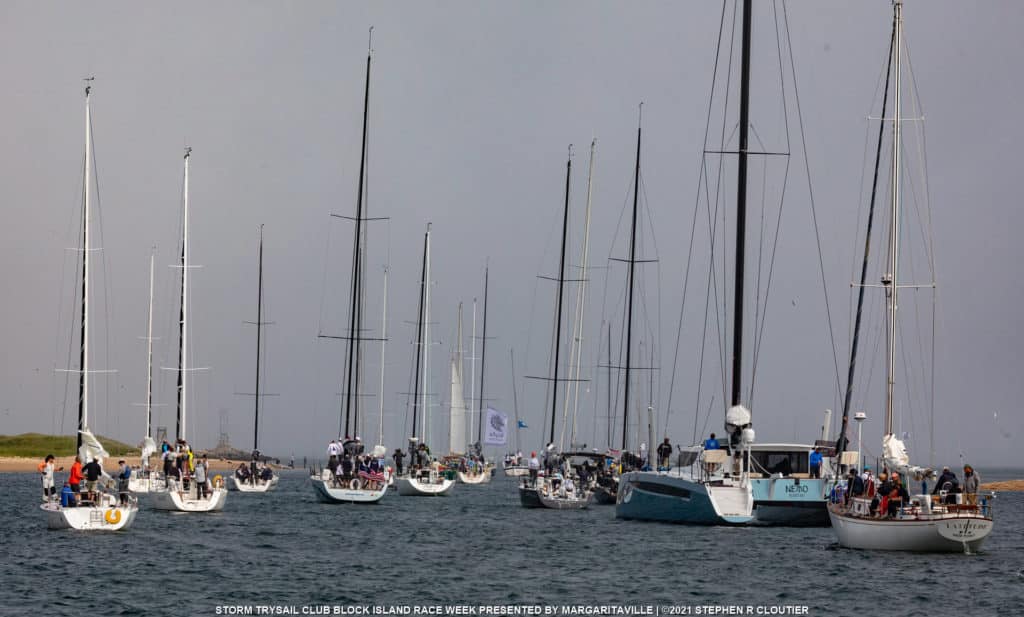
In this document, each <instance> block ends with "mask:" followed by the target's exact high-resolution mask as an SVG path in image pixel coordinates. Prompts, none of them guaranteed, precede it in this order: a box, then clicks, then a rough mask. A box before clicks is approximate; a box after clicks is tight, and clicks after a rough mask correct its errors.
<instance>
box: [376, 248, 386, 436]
mask: <svg viewBox="0 0 1024 617" xmlns="http://www.w3.org/2000/svg"><path fill="white" fill-rule="evenodd" d="M383 313H384V316H383V318H382V319H381V323H382V324H383V325H382V326H381V334H380V396H379V399H380V420H379V421H378V424H377V443H378V444H380V445H383V444H384V347H385V345H386V344H387V341H388V268H387V266H384V308H383Z"/></svg>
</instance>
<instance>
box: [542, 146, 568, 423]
mask: <svg viewBox="0 0 1024 617" xmlns="http://www.w3.org/2000/svg"><path fill="white" fill-rule="evenodd" d="M571 176H572V144H569V158H568V160H567V161H566V164H565V213H564V214H563V216H562V255H561V258H560V259H559V262H558V302H557V304H556V306H555V375H554V379H553V380H552V381H551V433H550V435H549V438H548V443H554V442H555V415H556V411H557V409H558V356H559V352H560V351H561V346H562V294H563V292H564V290H565V244H566V240H567V236H568V234H569V179H570V178H571Z"/></svg>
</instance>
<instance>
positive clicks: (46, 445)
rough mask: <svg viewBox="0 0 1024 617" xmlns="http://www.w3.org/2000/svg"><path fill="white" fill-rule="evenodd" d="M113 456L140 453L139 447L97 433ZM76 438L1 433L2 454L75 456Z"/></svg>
mask: <svg viewBox="0 0 1024 617" xmlns="http://www.w3.org/2000/svg"><path fill="white" fill-rule="evenodd" d="M97 439H99V440H100V443H101V444H103V447H104V448H106V450H107V452H109V453H110V455H111V456H131V455H138V454H140V452H139V449H138V448H136V447H134V446H129V445H128V444H126V443H121V442H120V441H116V440H114V439H110V438H109V437H103V436H101V435H97ZM75 442H76V439H75V437H74V436H73V435H42V434H40V433H22V434H21V435H0V456H20V457H23V458H36V457H38V458H42V457H44V456H46V455H47V454H52V455H54V456H73V455H74V454H75V445H76V444H75Z"/></svg>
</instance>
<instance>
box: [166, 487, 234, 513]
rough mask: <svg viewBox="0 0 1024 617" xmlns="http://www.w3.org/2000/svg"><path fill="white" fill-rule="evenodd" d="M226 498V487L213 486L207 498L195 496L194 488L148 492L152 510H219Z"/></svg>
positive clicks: (222, 507)
mask: <svg viewBox="0 0 1024 617" xmlns="http://www.w3.org/2000/svg"><path fill="white" fill-rule="evenodd" d="M227 498H228V490H227V489H226V488H215V489H213V491H212V492H211V494H210V496H209V497H208V498H207V499H199V498H197V497H196V494H195V489H192V490H188V491H184V490H178V489H176V488H172V489H171V490H164V491H160V492H154V493H150V494H149V501H150V504H151V505H152V506H153V509H154V510H166V511H169V512H219V511H221V510H223V509H224V503H225V502H226V501H227Z"/></svg>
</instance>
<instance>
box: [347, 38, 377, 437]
mask: <svg viewBox="0 0 1024 617" xmlns="http://www.w3.org/2000/svg"><path fill="white" fill-rule="evenodd" d="M370 34H371V36H372V34H373V28H370ZM372 57H373V50H372V48H371V49H368V50H367V52H366V88H365V91H364V93H363V142H362V144H363V145H362V150H360V153H359V189H358V194H357V196H356V221H355V222H356V230H355V242H354V245H353V250H352V255H353V257H352V292H351V306H350V308H349V337H348V367H347V368H348V370H347V375H346V380H345V413H344V415H345V435H352V434H353V432H354V431H355V430H356V426H355V424H356V422H355V419H354V418H358V414H359V407H358V405H359V401H358V397H357V393H356V390H357V389H358V387H359V385H358V380H359V372H358V370H357V366H358V364H359V361H360V351H361V345H360V343H361V340H360V339H361V336H362V331H361V329H362V321H363V315H362V302H360V295H361V294H362V280H361V279H362V276H361V275H362V267H361V266H362V259H363V183H364V181H365V178H366V133H367V120H368V118H369V110H370V61H371V59H372Z"/></svg>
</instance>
